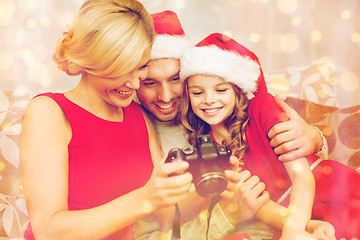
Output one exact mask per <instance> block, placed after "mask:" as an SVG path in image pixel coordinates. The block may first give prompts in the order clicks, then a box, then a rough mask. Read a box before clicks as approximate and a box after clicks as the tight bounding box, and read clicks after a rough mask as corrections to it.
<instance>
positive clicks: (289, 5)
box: [277, 0, 298, 13]
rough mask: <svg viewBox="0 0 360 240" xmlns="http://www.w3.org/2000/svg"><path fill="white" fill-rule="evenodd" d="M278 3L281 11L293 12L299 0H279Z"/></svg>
mask: <svg viewBox="0 0 360 240" xmlns="http://www.w3.org/2000/svg"><path fill="white" fill-rule="evenodd" d="M277 5H278V8H279V10H280V12H283V13H293V12H295V10H296V9H297V6H298V2H297V0H278V1H277Z"/></svg>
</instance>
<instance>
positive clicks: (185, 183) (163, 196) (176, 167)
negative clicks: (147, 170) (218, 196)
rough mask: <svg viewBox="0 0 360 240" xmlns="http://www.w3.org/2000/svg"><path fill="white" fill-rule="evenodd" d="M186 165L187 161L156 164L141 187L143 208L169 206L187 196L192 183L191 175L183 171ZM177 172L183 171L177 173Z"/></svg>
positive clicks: (148, 209) (149, 209)
mask: <svg viewBox="0 0 360 240" xmlns="http://www.w3.org/2000/svg"><path fill="white" fill-rule="evenodd" d="M188 167H189V163H188V162H185V161H181V162H172V163H164V161H162V162H161V163H159V164H157V165H156V166H155V168H154V170H153V172H152V175H151V177H150V179H149V181H148V182H147V183H146V184H145V186H144V187H143V188H142V191H143V196H144V198H143V199H144V201H143V205H144V206H143V207H144V209H145V210H147V211H149V212H152V211H154V210H157V209H160V208H163V207H168V206H171V205H173V204H175V203H177V202H179V201H180V200H183V199H184V198H185V197H186V196H188V194H189V189H190V187H191V183H192V175H191V174H190V173H189V172H185V170H186V169H187V168H188ZM179 172H185V173H183V174H178V173H179ZM169 175H171V176H169Z"/></svg>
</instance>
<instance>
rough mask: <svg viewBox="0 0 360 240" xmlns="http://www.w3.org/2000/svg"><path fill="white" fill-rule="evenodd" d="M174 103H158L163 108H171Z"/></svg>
mask: <svg viewBox="0 0 360 240" xmlns="http://www.w3.org/2000/svg"><path fill="white" fill-rule="evenodd" d="M173 105H174V103H169V104H165V105H158V106H159V107H160V108H161V109H169V108H171V107H172V106H173Z"/></svg>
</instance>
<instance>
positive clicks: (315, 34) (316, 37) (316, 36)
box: [311, 30, 322, 42]
mask: <svg viewBox="0 0 360 240" xmlns="http://www.w3.org/2000/svg"><path fill="white" fill-rule="evenodd" d="M321 38H322V33H321V32H320V31H318V30H314V31H313V32H312V33H311V39H312V40H313V41H314V42H318V41H320V40H321Z"/></svg>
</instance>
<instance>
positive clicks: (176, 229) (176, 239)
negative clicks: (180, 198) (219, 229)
mask: <svg viewBox="0 0 360 240" xmlns="http://www.w3.org/2000/svg"><path fill="white" fill-rule="evenodd" d="M219 200H220V196H216V197H212V198H211V202H210V205H209V207H208V210H207V216H208V217H207V226H206V240H208V237H209V236H208V235H209V228H210V219H211V215H212V211H213V209H214V207H215V205H216V203H217V202H219ZM180 220H181V213H180V209H179V206H178V205H177V204H175V216H174V221H173V228H172V235H171V240H180V239H181V232H180Z"/></svg>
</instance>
